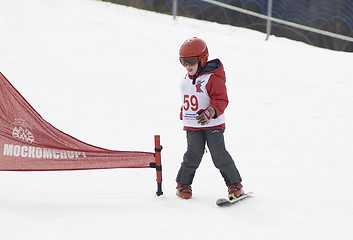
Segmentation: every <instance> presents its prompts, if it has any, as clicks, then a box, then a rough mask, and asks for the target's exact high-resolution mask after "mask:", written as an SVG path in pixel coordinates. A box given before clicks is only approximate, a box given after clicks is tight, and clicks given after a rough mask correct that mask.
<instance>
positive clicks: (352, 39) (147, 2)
mask: <svg viewBox="0 0 353 240" xmlns="http://www.w3.org/2000/svg"><path fill="white" fill-rule="evenodd" d="M103 1H109V2H113V3H118V4H122V5H127V6H133V7H137V8H141V9H146V10H151V11H156V12H161V13H166V14H171V15H175V16H185V17H191V18H196V19H202V20H208V21H214V22H219V23H225V24H230V25H234V26H240V27H246V28H249V29H254V30H258V31H261V32H264V33H266V34H267V39H268V37H269V35H270V34H271V35H275V36H280V37H286V38H289V39H294V40H298V41H302V42H305V43H308V44H310V45H314V46H318V47H323V48H328V49H333V50H338V51H347V52H353V1H352V0H217V1H215V0H134V1H128V0H103Z"/></svg>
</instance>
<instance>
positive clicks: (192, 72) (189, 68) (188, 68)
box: [184, 63, 199, 76]
mask: <svg viewBox="0 0 353 240" xmlns="http://www.w3.org/2000/svg"><path fill="white" fill-rule="evenodd" d="M184 67H185V69H186V71H187V72H188V73H189V74H190V75H191V76H194V75H195V74H196V72H197V68H198V67H199V65H198V63H195V64H194V65H190V64H188V63H187V64H186V65H185V66H184Z"/></svg>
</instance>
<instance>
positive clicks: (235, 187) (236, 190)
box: [228, 182, 244, 201]
mask: <svg viewBox="0 0 353 240" xmlns="http://www.w3.org/2000/svg"><path fill="white" fill-rule="evenodd" d="M243 194H244V191H243V185H241V183H240V182H239V183H235V184H231V185H229V186H228V198H229V201H233V200H235V199H237V198H238V197H240V196H241V195H243Z"/></svg>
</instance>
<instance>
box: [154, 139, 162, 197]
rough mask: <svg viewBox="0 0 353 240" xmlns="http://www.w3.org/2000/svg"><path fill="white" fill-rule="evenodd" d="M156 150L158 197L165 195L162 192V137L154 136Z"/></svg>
mask: <svg viewBox="0 0 353 240" xmlns="http://www.w3.org/2000/svg"><path fill="white" fill-rule="evenodd" d="M154 147H155V148H154V150H155V158H156V174H157V192H156V194H157V196H161V195H163V191H162V161H161V151H162V148H163V147H162V146H161V144H160V136H159V135H155V136H154Z"/></svg>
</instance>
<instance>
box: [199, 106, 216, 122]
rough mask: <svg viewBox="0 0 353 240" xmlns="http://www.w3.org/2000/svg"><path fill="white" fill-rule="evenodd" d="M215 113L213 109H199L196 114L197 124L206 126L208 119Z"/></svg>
mask: <svg viewBox="0 0 353 240" xmlns="http://www.w3.org/2000/svg"><path fill="white" fill-rule="evenodd" d="M215 113H216V111H215V110H214V108H213V107H208V108H206V109H200V110H199V111H198V112H197V113H196V114H197V117H196V120H198V122H197V123H199V124H201V125H206V124H208V123H209V122H210V119H211V118H212V117H213V116H214V115H215Z"/></svg>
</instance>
